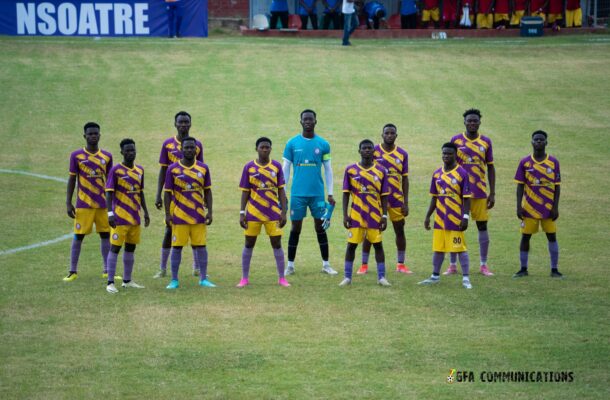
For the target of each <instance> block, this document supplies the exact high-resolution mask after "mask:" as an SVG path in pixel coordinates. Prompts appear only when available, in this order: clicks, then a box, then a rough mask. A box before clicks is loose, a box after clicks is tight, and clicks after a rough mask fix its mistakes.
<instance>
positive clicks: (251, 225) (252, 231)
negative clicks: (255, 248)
mask: <svg viewBox="0 0 610 400" xmlns="http://www.w3.org/2000/svg"><path fill="white" fill-rule="evenodd" d="M263 225H264V226H265V232H267V235H269V236H282V229H281V228H280V221H267V222H258V221H248V228H247V229H246V230H244V235H246V236H258V235H259V234H260V233H261V228H262V227H263Z"/></svg>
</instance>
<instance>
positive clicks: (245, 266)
mask: <svg viewBox="0 0 610 400" xmlns="http://www.w3.org/2000/svg"><path fill="white" fill-rule="evenodd" d="M253 252H254V248H253V247H250V248H248V247H244V249H243V250H242V252H241V277H242V278H244V279H248V277H249V276H250V261H251V260H252V253H253Z"/></svg>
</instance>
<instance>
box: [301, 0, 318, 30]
mask: <svg viewBox="0 0 610 400" xmlns="http://www.w3.org/2000/svg"><path fill="white" fill-rule="evenodd" d="M317 1H318V0H299V17H301V29H307V23H308V20H311V27H312V28H313V29H318V14H317V13H316V2H317Z"/></svg>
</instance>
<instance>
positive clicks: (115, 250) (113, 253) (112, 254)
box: [106, 244, 121, 294]
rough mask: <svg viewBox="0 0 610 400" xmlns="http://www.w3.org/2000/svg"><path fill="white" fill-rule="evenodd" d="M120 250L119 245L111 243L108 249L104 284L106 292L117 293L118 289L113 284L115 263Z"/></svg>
mask: <svg viewBox="0 0 610 400" xmlns="http://www.w3.org/2000/svg"><path fill="white" fill-rule="evenodd" d="M120 251H121V246H120V245H116V244H112V245H111V246H110V251H109V252H108V262H107V267H108V284H107V285H106V291H107V292H108V293H112V294H114V293H118V292H119V291H118V290H117V288H116V287H115V286H114V275H115V274H116V264H117V260H118V257H119V252H120Z"/></svg>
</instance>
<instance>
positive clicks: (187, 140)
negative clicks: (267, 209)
mask: <svg viewBox="0 0 610 400" xmlns="http://www.w3.org/2000/svg"><path fill="white" fill-rule="evenodd" d="M190 141H193V142H195V145H197V139H195V138H194V137H192V136H187V137H185V138H184V139H182V144H184V142H190Z"/></svg>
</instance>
